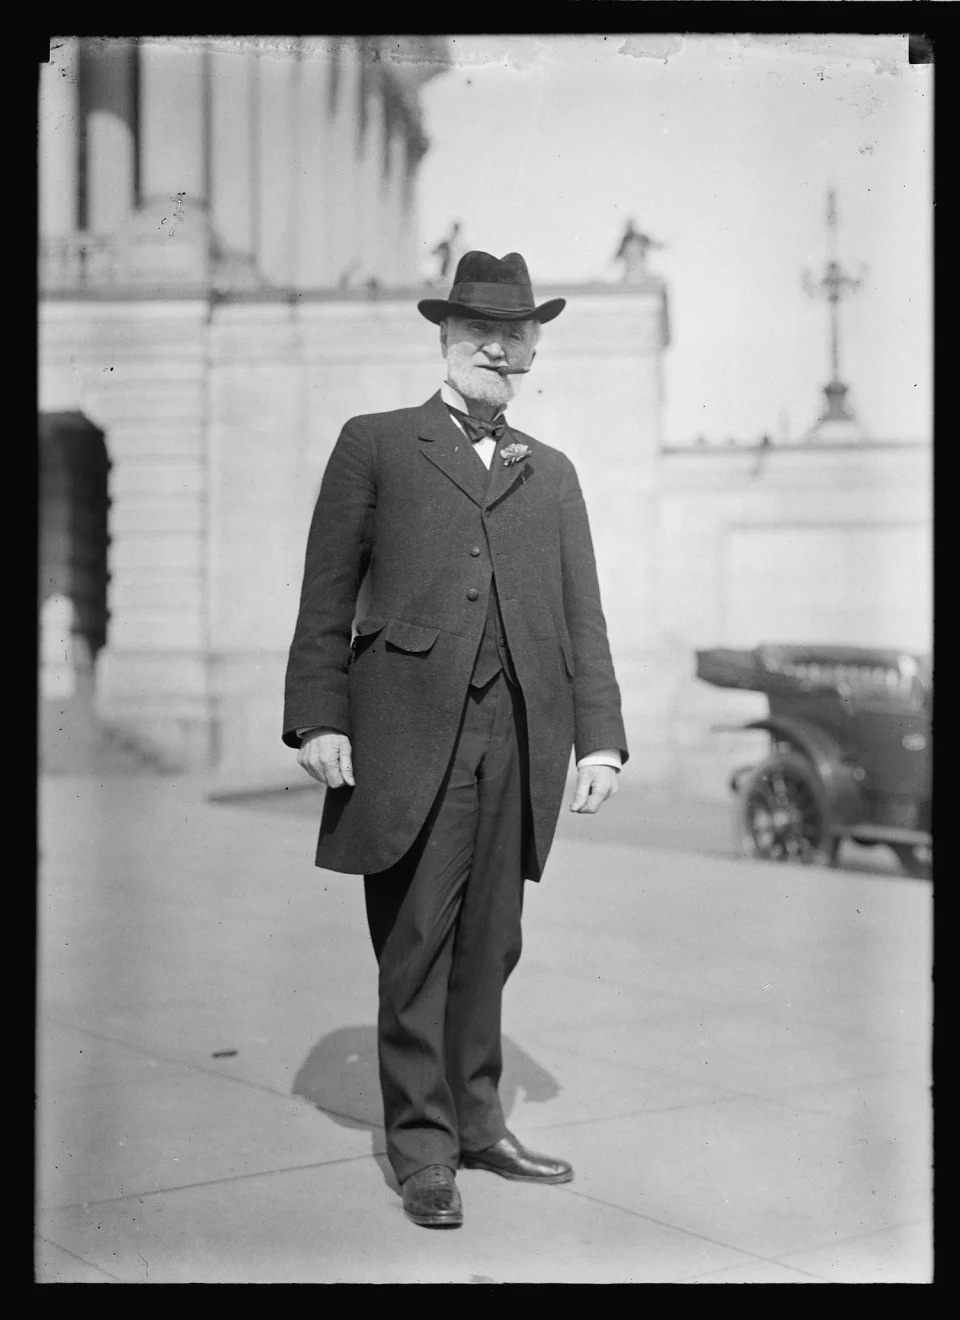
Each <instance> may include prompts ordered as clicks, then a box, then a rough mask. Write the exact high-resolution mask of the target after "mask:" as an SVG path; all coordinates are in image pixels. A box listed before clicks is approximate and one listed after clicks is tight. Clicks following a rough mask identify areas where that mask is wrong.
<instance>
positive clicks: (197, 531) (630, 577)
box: [40, 281, 663, 782]
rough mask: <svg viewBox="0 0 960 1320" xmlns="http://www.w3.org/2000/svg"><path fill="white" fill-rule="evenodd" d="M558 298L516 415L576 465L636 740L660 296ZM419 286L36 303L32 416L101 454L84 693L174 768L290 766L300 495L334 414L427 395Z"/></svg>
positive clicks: (243, 771)
mask: <svg viewBox="0 0 960 1320" xmlns="http://www.w3.org/2000/svg"><path fill="white" fill-rule="evenodd" d="M561 292H562V293H564V294H566V295H567V296H568V297H569V299H570V303H569V307H568V309H567V310H566V311H565V312H564V314H563V316H561V317H560V318H559V319H558V320H557V321H555V322H552V323H551V324H550V325H549V326H547V327H546V328H545V330H544V335H543V339H542V341H541V347H540V351H539V356H538V360H537V364H536V367H535V369H534V372H533V373H531V375H530V376H529V377H527V378H526V380H525V382H524V387H523V393H522V394H521V395H520V397H519V398H518V399H517V401H516V402H515V404H514V405H513V406H512V407H511V409H510V416H511V419H512V420H513V421H514V422H515V423H516V425H517V426H519V427H521V428H522V429H527V430H529V431H531V432H532V433H533V434H535V435H537V436H539V437H540V438H542V439H544V440H546V441H547V442H548V443H552V444H555V445H557V446H558V447H559V448H562V449H564V450H565V451H566V452H567V453H568V454H569V455H570V457H571V458H572V459H573V460H574V462H575V463H576V464H577V467H578V470H579V472H580V477H581V482H582V485H583V488H584V493H585V495H586V498H587V502H588V507H589V508H590V511H591V518H592V523H593V530H594V538H595V542H596V550H597V558H598V565H599V571H600V576H601V586H602V589H603V593H604V600H605V603H606V608H607V615H608V622H609V627H610V634H611V641H612V644H613V649H614V653H615V656H616V660H617V666H618V670H619V673H620V676H621V682H622V685H623V688H624V704H625V709H626V712H627V718H628V724H630V725H632V726H633V728H634V729H635V730H636V733H635V734H633V733H632V734H631V736H632V738H634V740H636V738H641V739H642V737H643V724H644V722H645V711H646V709H647V707H648V706H649V704H650V696H649V692H650V658H649V657H650V655H651V654H652V652H653V651H654V650H655V643H654V639H653V633H652V628H653V607H654V564H655V557H656V549H655V526H656V517H655V481H656V466H657V460H658V451H659V446H660V433H659V417H660V413H661V408H660V365H659V364H660V355H661V351H662V346H663V345H662V329H663V318H662V302H663V289H662V286H661V285H660V284H659V282H657V281H650V283H649V284H648V285H647V286H645V287H634V288H631V289H630V290H625V289H620V288H617V287H613V286H599V287H588V288H585V289H582V290H575V289H573V290H572V289H569V288H568V289H564V290H551V289H544V290H541V291H539V293H540V294H541V296H542V297H543V298H547V297H549V296H551V295H553V294H556V293H561ZM419 296H423V291H418V290H409V291H407V292H406V293H404V294H402V295H397V296H395V297H391V298H384V299H379V300H370V299H368V298H350V297H340V298H333V297H324V296H319V295H315V296H312V297H311V296H307V297H303V298H300V299H297V300H293V301H291V300H288V299H281V300H278V299H276V298H262V297H255V296H250V297H247V298H234V299H227V300H215V301H213V302H210V301H208V300H204V299H199V298H198V299H196V300H186V299H182V300H172V299H168V300H163V299H151V300H147V301H139V300H137V299H135V298H129V299H125V300H120V299H113V300H97V299H85V300H75V299H72V300H66V299H65V300H50V301H48V302H46V303H45V304H44V306H43V308H42V310H41V354H40V356H41V362H42V364H43V365H42V370H41V376H40V406H41V410H43V411H53V410H68V409H74V410H76V411H79V412H82V413H83V414H84V415H85V416H86V417H88V418H89V420H90V421H92V422H93V423H94V424H95V425H97V426H99V427H100V428H101V429H102V430H103V432H104V434H105V441H106V446H107V452H108V455H109V458H110V461H111V463H112V465H113V467H112V471H111V474H110V496H111V501H112V503H111V510H110V534H111V538H112V542H111V548H110V572H111V582H110V588H109V601H108V603H109V608H110V611H111V622H110V629H109V635H108V641H107V646H106V648H105V651H104V653H103V654H102V655H101V657H100V660H99V661H98V666H97V668H98V674H97V691H98V706H99V709H100V712H101V714H102V716H103V717H104V719H106V720H107V721H108V722H109V723H110V724H111V725H112V726H114V727H117V728H120V729H122V730H123V731H124V732H125V733H127V734H128V735H133V736H136V737H137V738H138V739H140V741H141V742H142V744H143V745H144V746H145V747H147V748H149V749H150V750H151V751H154V752H161V753H162V754H163V755H164V756H165V757H166V759H167V761H168V763H169V764H171V765H185V766H193V767H197V768H204V767H216V768H217V771H218V774H219V776H220V778H221V779H222V780H223V781H224V782H244V781H251V780H255V781H260V780H265V781H271V780H275V779H276V778H277V777H278V776H281V777H282V776H283V775H285V774H286V775H288V774H290V773H291V768H292V770H293V771H295V770H296V767H295V765H294V764H293V757H292V755H291V753H290V752H289V749H286V748H284V747H283V746H282V744H281V743H280V740H279V735H280V723H281V714H282V692H283V672H284V666H285V663H286V652H287V648H288V646H289V643H290V638H291V635H292V631H293V626H294V621H295V618H296V610H297V602H298V595H299V588H300V578H301V572H302V563H303V552H304V546H305V540H306V534H307V528H308V525H309V521H310V516H311V513H312V510H313V504H314V500H315V498H316V492H317V489H318V487H319V483H320V478H321V475H322V472H323V468H324V466H325V464H326V460H327V457H328V456H329V453H330V450H331V449H332V447H333V444H334V442H335V440H336V437H337V435H338V433H339V430H340V427H341V426H342V425H343V423H344V422H345V421H346V420H347V418H348V417H350V416H353V415H355V414H357V413H362V412H374V411H379V410H382V409H389V408H397V407H406V406H409V405H410V404H413V403H419V402H422V401H424V400H426V399H427V398H428V397H429V396H430V395H431V394H432V393H433V392H434V391H435V390H436V389H437V388H438V386H439V383H440V380H441V379H442V375H443V365H442V358H441V356H440V352H439V337H438V331H437V330H436V328H435V327H433V326H431V325H430V324H429V323H428V322H427V321H425V320H424V319H423V318H422V317H421V316H420V315H419V314H418V312H417V311H416V301H417V298H418V297H419ZM638 769H640V770H641V772H642V773H647V774H652V773H653V772H654V770H655V764H654V762H653V761H652V760H650V759H649V758H647V759H645V760H638Z"/></svg>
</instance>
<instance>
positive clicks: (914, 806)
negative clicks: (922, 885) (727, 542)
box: [696, 645, 933, 877]
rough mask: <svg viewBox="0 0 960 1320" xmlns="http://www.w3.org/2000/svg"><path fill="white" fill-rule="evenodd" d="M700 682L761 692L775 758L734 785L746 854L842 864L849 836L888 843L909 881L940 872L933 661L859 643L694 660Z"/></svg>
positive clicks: (742, 771) (743, 772)
mask: <svg viewBox="0 0 960 1320" xmlns="http://www.w3.org/2000/svg"><path fill="white" fill-rule="evenodd" d="M696 655H697V670H696V672H697V677H698V678H701V679H703V680H704V682H706V683H712V684H713V685H714V686H716V687H724V688H741V689H744V690H747V691H752V692H764V693H766V694H767V700H768V703H769V711H770V713H769V715H768V716H767V717H766V718H765V719H758V720H752V721H750V722H749V723H747V724H740V725H715V726H714V728H716V729H733V728H737V729H760V730H765V731H766V732H767V733H769V735H770V750H769V754H768V755H767V756H766V757H765V758H764V759H763V760H762V761H760V763H759V764H755V765H747V766H741V767H740V768H739V769H738V770H736V771H735V772H734V773H733V775H732V776H731V779H730V787H731V789H732V790H733V792H734V793H735V794H736V828H737V839H738V844H739V846H740V847H741V849H742V850H743V851H744V852H745V853H746V854H747V855H750V856H754V857H763V858H767V859H770V860H775V861H784V862H789V861H796V862H808V863H818V864H821V865H824V864H825V865H835V864H836V862H837V857H838V853H839V849H840V845H841V843H842V842H843V840H844V839H850V840H853V841H854V842H855V843H858V844H886V845H887V846H888V847H890V848H891V849H892V850H893V852H894V853H896V855H897V857H898V858H899V860H900V864H901V866H902V867H903V869H904V870H905V871H906V872H907V874H908V875H911V876H918V877H920V876H924V877H926V876H929V875H930V874H931V865H932V834H931V780H932V757H931V753H932V734H931V717H932V704H933V682H932V673H931V668H930V664H929V661H928V660H927V659H926V657H924V656H920V655H913V654H909V653H907V652H904V651H894V650H873V649H868V648H865V647H855V646H773V645H771V646H767V645H764V646H758V647H756V648H755V649H754V650H751V651H735V650H722V649H716V650H709V651H698V652H697V653H696Z"/></svg>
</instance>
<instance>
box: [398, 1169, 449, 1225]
mask: <svg viewBox="0 0 960 1320" xmlns="http://www.w3.org/2000/svg"><path fill="white" fill-rule="evenodd" d="M402 1191H403V1209H404V1213H405V1214H406V1216H407V1218H408V1219H412V1220H413V1222H414V1223H415V1224H422V1225H423V1226H424V1227H425V1228H457V1227H459V1225H460V1224H462V1223H463V1206H462V1204H461V1202H460V1193H459V1191H458V1190H457V1184H456V1174H455V1173H454V1171H453V1169H448V1168H447V1166H446V1165H445V1164H428V1165H427V1166H426V1167H425V1168H423V1169H418V1170H417V1171H416V1173H412V1174H411V1175H410V1177H409V1178H408V1179H407V1180H406V1182H405V1183H404V1184H403V1188H402Z"/></svg>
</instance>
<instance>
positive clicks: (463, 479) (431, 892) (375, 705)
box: [283, 252, 627, 1226]
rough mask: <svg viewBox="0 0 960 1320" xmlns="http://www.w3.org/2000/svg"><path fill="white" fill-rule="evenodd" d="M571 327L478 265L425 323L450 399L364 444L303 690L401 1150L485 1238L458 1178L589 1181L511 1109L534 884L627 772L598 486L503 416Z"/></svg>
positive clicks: (289, 727) (397, 1156)
mask: <svg viewBox="0 0 960 1320" xmlns="http://www.w3.org/2000/svg"><path fill="white" fill-rule="evenodd" d="M564 306H565V300H564V299H562V298H555V299H553V300H551V301H549V302H546V303H543V304H542V305H541V306H539V307H538V306H537V305H536V303H535V300H534V297H533V290H532V288H531V284H530V278H529V275H528V274H527V267H526V263H525V262H524V260H523V258H522V257H521V256H520V255H519V254H518V253H516V252H512V253H509V254H508V255H507V256H505V257H504V258H502V260H498V259H497V258H496V257H493V256H491V255H490V254H489V253H486V252H468V253H467V254H466V255H465V256H464V257H463V258H462V259H461V261H460V263H459V265H458V267H457V270H456V273H455V276H454V283H453V288H452V289H451V292H450V297H449V299H447V300H436V299H428V300H426V301H424V302H421V303H420V304H419V310H420V312H421V313H422V314H423V315H424V316H425V317H426V318H427V320H429V321H432V322H433V323H434V324H436V325H439V327H440V348H441V352H442V354H443V357H444V359H445V362H446V373H445V375H446V379H445V380H443V382H442V384H441V386H440V389H439V391H438V393H436V394H434V395H433V397H432V398H430V399H429V400H428V401H427V402H426V403H425V404H423V405H422V406H420V407H417V408H403V409H400V410H398V411H396V412H388V413H373V414H370V415H367V416H361V417H354V418H352V419H351V420H350V421H348V422H347V424H346V425H345V426H344V428H343V430H342V432H341V434H340V437H339V439H338V440H337V443H336V446H335V447H334V450H333V452H332V454H331V456H330V460H329V462H328V464H327V468H326V471H325V473H324V476H323V481H322V483H321V487H320V494H319V497H318V499H317V505H316V511H315V513H314V517H313V522H312V524H311V527H310V533H309V538H308V542H307V552H306V566H305V570H304V578H303V589H302V592H301V598H300V612H299V616H298V619H297V625H296V630H295V634H294V638H293V643H292V646H291V649H290V658H289V663H288V667H287V682H286V704H285V711H284V733H283V739H284V742H285V743H287V744H288V745H289V746H291V747H299V749H300V751H299V761H300V764H301V765H302V766H303V768H304V769H305V770H306V771H308V772H309V773H310V774H311V775H313V777H314V778H315V779H317V780H319V781H320V782H321V783H323V784H325V785H326V786H327V791H326V796H325V801H324V807H323V816H322V820H321V825H320V839H319V843H318V846H317V854H316V863H317V865H318V866H323V867H327V868H329V869H331V870H334V871H345V872H349V873H352V874H363V876H364V886H365V898H366V909H367V918H368V924H369V928H370V934H371V937H372V940H373V946H374V951H375V953H376V957H377V960H378V964H379V1001H380V1007H379V1016H378V1050H379V1062H380V1081H381V1087H382V1092H383V1109H384V1126H385V1130H386V1139H387V1152H388V1156H389V1159H390V1163H391V1165H392V1167H393V1169H394V1172H395V1173H396V1175H397V1179H398V1181H399V1182H400V1184H401V1188H402V1195H403V1204H404V1209H405V1211H406V1213H407V1215H408V1216H409V1217H410V1218H411V1219H412V1220H413V1221H414V1222H415V1223H417V1224H423V1225H426V1226H446V1225H456V1224H460V1223H461V1222H462V1219H463V1212H462V1207H461V1201H460V1195H459V1191H458V1189H457V1186H456V1182H455V1175H456V1171H457V1169H458V1168H478V1169H487V1170H489V1171H491V1172H493V1173H497V1174H500V1175H502V1176H503V1177H505V1178H513V1179H520V1180H523V1181H528V1182H541V1183H560V1182H567V1181H569V1179H570V1178H572V1176H573V1171H572V1169H571V1167H570V1165H569V1164H568V1163H566V1162H565V1161H563V1160H559V1159H553V1158H551V1157H549V1156H546V1155H539V1154H537V1153H535V1152H533V1151H530V1150H528V1149H526V1148H525V1147H524V1146H523V1145H522V1144H521V1143H520V1142H519V1141H518V1140H517V1138H516V1137H514V1136H513V1134H512V1133H510V1132H509V1131H508V1130H507V1127H506V1123H505V1121H504V1114H503V1109H502V1107H501V1104H500V1099H499V1095H498V1083H499V1080H500V1072H501V1066H502V1056H501V1040H500V1006H501V998H502V994H503V987H504V984H505V982H506V980H507V977H508V976H509V975H510V973H511V971H512V970H513V968H514V967H515V966H516V963H517V960H518V958H519V956H520V945H521V933H520V916H521V908H522V902H523V886H524V882H525V880H528V879H529V880H539V879H540V876H541V874H542V872H543V867H544V863H545V862H546V859H547V854H548V852H549V850H550V845H551V842H552V839H553V835H554V831H555V829H556V823H557V816H558V812H559V809H560V806H561V800H562V796H563V786H564V782H565V777H566V771H567V767H568V764H569V759H570V751H571V747H575V748H576V755H577V757H578V758H579V759H578V762H577V764H578V773H577V784H576V790H575V793H574V796H573V799H572V801H571V804H570V806H571V809H572V810H573V811H577V812H586V813H592V812H595V811H597V810H598V809H599V807H600V805H601V804H602V803H603V802H604V800H605V799H606V798H607V797H609V796H610V795H611V794H612V793H614V792H616V779H617V774H618V770H619V767H620V766H621V764H622V763H623V762H624V761H625V760H626V757H627V749H626V739H625V736H624V731H623V722H622V719H621V715H620V693H619V690H618V688H617V683H616V679H615V677H614V672H613V666H612V663H611V659H610V650H609V646H608V643H607V636H606V626H605V623H604V618H603V612H602V610H601V605H600V595H599V589H598V585H597V574H596V568H595V565H594V556H593V548H592V543H591V539H590V529H589V525H588V521H587V513H586V509H585V507H584V502H583V497H582V495H581V493H580V487H579V484H578V481H577V475H576V472H575V471H574V468H573V465H572V463H571V462H570V460H569V459H567V458H566V457H565V456H564V455H563V454H562V453H560V452H559V451H558V450H556V449H552V448H551V447H550V446H549V445H545V444H542V443H541V442H540V441H539V440H535V439H533V437H532V436H528V435H524V434H523V433H522V432H520V431H517V430H515V429H514V428H512V427H511V426H510V425H509V423H508V422H507V420H506V418H505V416H504V415H503V409H504V407H505V405H506V404H507V403H509V401H510V400H511V399H512V398H513V396H514V391H515V382H516V381H517V380H519V379H520V377H521V376H522V375H523V374H525V373H526V372H527V371H528V370H529V369H530V366H531V364H532V363H533V360H534V357H535V356H536V346H537V342H538V340H539V337H540V330H541V326H542V325H543V323H544V322H547V321H550V320H552V319H553V318H554V317H555V316H558V315H559V313H560V312H561V311H562V310H563V308H564ZM361 583H363V584H364V594H365V596H366V598H367V604H366V606H365V607H364V609H363V610H362V617H359V618H357V617H356V612H357V600H358V595H359V591H360V587H361Z"/></svg>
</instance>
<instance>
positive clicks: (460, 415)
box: [447, 403, 507, 444]
mask: <svg viewBox="0 0 960 1320" xmlns="http://www.w3.org/2000/svg"><path fill="white" fill-rule="evenodd" d="M447 408H448V409H449V411H450V413H451V414H452V416H454V417H456V419H457V421H458V422H459V423H460V425H461V426H462V427H463V429H464V431H466V433H467V439H468V440H470V442H471V443H472V444H476V443H477V441H478V440H499V439H500V437H501V436H502V435H503V433H504V432H505V431H506V429H507V419H506V417H504V415H503V414H502V413H501V414H500V416H499V417H495V418H494V420H493V421H492V422H486V421H484V420H483V418H482V417H471V416H470V414H469V413H465V412H461V411H460V409H459V408H451V407H450V404H449V403H448V404H447Z"/></svg>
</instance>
